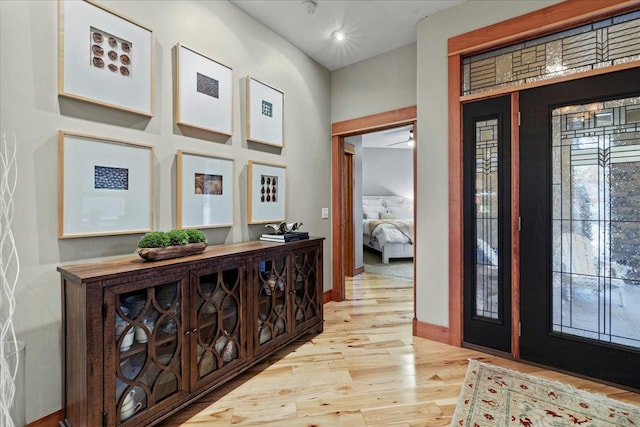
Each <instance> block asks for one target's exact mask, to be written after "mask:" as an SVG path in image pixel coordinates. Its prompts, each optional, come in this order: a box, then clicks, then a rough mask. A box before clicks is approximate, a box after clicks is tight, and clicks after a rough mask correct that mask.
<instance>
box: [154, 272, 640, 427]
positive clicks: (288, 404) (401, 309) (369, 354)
mask: <svg viewBox="0 0 640 427" xmlns="http://www.w3.org/2000/svg"><path fill="white" fill-rule="evenodd" d="M412 298H413V288H412V282H411V281H410V280H406V279H397V278H389V277H385V276H377V275H373V274H369V273H364V274H361V275H359V276H357V277H355V278H353V279H349V278H348V279H347V300H346V301H343V302H340V303H336V302H330V303H327V304H326V305H325V307H324V308H325V326H324V332H323V333H322V334H320V335H317V336H315V337H313V338H312V339H309V338H310V337H306V338H305V339H302V340H300V341H298V342H296V343H294V344H292V345H291V346H290V347H289V348H287V349H286V350H285V351H282V352H281V353H280V354H278V355H276V356H274V357H271V358H270V359H268V360H267V361H265V362H264V363H261V364H259V365H258V366H256V367H254V368H253V369H251V370H250V371H249V372H247V373H245V374H243V375H241V376H239V377H238V378H237V379H235V380H233V381H232V382H230V383H229V384H227V385H225V386H223V387H222V388H221V389H220V390H217V391H214V392H213V393H211V394H209V395H207V396H206V397H204V398H202V399H201V400H199V401H197V402H195V403H193V404H191V405H190V406H189V407H188V408H186V409H184V410H182V412H180V413H179V414H176V415H174V416H172V417H171V418H169V419H167V420H166V421H165V422H164V423H163V424H162V425H163V426H165V427H168V426H195V425H198V426H201V425H205V426H273V427H276V426H277V427H287V426H296V427H301V426H309V427H311V426H345V427H347V426H348V427H358V426H393V427H407V426H411V427H414V426H448V425H449V422H450V419H451V416H452V415H453V411H454V409H455V404H456V400H457V398H458V393H459V391H460V385H461V383H462V381H463V379H464V375H465V372H466V365H467V359H468V358H474V359H478V360H482V361H485V362H489V363H493V364H496V365H500V366H504V367H508V368H511V369H516V370H519V371H521V372H528V373H533V374H535V375H537V376H540V377H544V378H547V379H552V380H556V381H562V382H565V383H570V384H572V385H574V386H576V387H578V388H582V389H586V390H589V391H592V392H596V393H601V394H605V395H608V396H610V397H613V398H615V399H619V400H623V401H627V402H631V403H635V404H640V394H636V393H631V392H628V391H625V390H620V389H617V388H614V387H611V386H606V385H602V384H598V383H595V382H592V381H588V380H584V379H580V378H575V377H571V376H568V375H565V374H561V373H558V372H554V371H549V370H544V369H541V368H538V367H535V366H531V365H526V364H523V363H518V362H514V361H512V360H507V359H503V358H500V357H496V356H491V355H487V354H484V353H480V352H477V351H473V350H468V349H462V348H457V347H452V346H448V345H444V344H440V343H437V342H433V341H428V340H425V339H422V338H416V337H413V336H412V335H411V333H412V332H411V331H412V329H411V320H412V317H413V300H412ZM287 353H288V354H287Z"/></svg>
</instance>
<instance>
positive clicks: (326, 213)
mask: <svg viewBox="0 0 640 427" xmlns="http://www.w3.org/2000/svg"><path fill="white" fill-rule="evenodd" d="M328 218H329V208H322V219H328Z"/></svg>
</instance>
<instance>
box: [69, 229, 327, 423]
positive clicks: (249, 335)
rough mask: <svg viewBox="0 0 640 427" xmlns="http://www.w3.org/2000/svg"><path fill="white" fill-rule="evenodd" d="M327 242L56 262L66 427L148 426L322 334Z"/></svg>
mask: <svg viewBox="0 0 640 427" xmlns="http://www.w3.org/2000/svg"><path fill="white" fill-rule="evenodd" d="M323 241H324V239H322V238H311V239H309V240H302V241H298V242H291V243H269V242H260V241H252V242H244V243H237V244H229V245H220V246H209V247H208V248H207V249H206V250H205V252H204V253H202V254H199V255H193V256H189V257H184V258H176V259H170V260H163V261H155V262H145V261H143V260H141V259H140V258H138V257H126V258H120V259H115V260H105V261H102V262H97V263H86V264H77V265H69V266H62V267H58V271H59V272H60V274H61V285H62V324H63V328H62V339H63V411H64V423H66V425H69V426H73V427H76V426H92V427H93V426H100V425H103V426H113V425H122V426H142V425H145V426H147V425H153V424H154V423H157V422H158V421H160V420H161V419H163V418H165V417H167V416H168V415H170V414H172V413H174V412H176V411H177V410H179V409H180V408H182V407H184V406H185V405H188V404H189V403H190V402H192V401H194V400H195V399H197V398H198V397H200V396H202V395H203V394H205V393H207V392H210V391H212V390H213V389H215V388H216V387H218V386H220V385H221V384H223V383H224V382H226V381H228V380H230V379H231V378H233V377H235V376H237V375H238V374H240V373H241V372H243V371H245V370H246V369H248V368H249V367H250V366H252V365H254V364H256V363H258V362H259V361H261V360H262V359H264V358H265V357H267V356H268V355H270V354H272V353H273V352H275V351H277V350H279V349H281V348H282V347H283V346H285V345H287V344H288V343H290V342H291V341H293V340H294V339H296V338H298V337H300V336H301V335H303V334H306V333H310V332H312V333H320V332H322V322H323V312H322V309H323V308H322V293H323V285H322V256H323V248H322V246H323Z"/></svg>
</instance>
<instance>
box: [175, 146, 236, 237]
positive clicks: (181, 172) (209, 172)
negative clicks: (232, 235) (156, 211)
mask: <svg viewBox="0 0 640 427" xmlns="http://www.w3.org/2000/svg"><path fill="white" fill-rule="evenodd" d="M234 170H235V167H234V160H233V159H229V158H225V157H216V156H211V155H208V154H202V153H193V152H188V151H183V150H178V153H177V185H176V188H177V189H178V191H177V193H178V197H177V208H176V209H177V215H176V225H177V228H179V229H181V228H213V227H231V226H232V225H233V195H234V187H235V186H234V178H233V177H234Z"/></svg>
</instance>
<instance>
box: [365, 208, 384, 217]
mask: <svg viewBox="0 0 640 427" xmlns="http://www.w3.org/2000/svg"><path fill="white" fill-rule="evenodd" d="M362 216H363V217H364V218H365V219H367V218H369V219H373V218H378V217H379V216H380V207H379V206H376V207H373V206H364V207H363V209H362Z"/></svg>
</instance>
